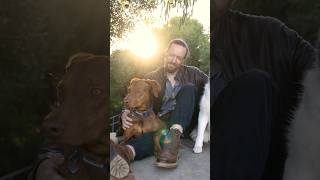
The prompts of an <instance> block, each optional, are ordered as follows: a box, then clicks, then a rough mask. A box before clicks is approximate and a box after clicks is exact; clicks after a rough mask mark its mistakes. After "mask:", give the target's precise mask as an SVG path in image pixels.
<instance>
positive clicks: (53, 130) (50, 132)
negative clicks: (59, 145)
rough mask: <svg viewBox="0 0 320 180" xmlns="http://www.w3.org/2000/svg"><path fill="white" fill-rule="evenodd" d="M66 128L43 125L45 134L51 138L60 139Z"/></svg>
mask: <svg viewBox="0 0 320 180" xmlns="http://www.w3.org/2000/svg"><path fill="white" fill-rule="evenodd" d="M63 129H64V127H63V126H62V125H60V124H56V123H47V124H44V125H43V131H44V134H45V135H47V136H49V137H58V136H59V135H61V134H62V132H63Z"/></svg>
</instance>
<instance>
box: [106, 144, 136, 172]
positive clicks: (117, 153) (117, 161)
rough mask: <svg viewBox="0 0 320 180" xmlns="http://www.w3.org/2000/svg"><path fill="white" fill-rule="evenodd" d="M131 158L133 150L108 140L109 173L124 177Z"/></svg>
mask: <svg viewBox="0 0 320 180" xmlns="http://www.w3.org/2000/svg"><path fill="white" fill-rule="evenodd" d="M132 160H133V152H132V151H131V149H130V148H129V147H127V146H124V145H119V144H115V143H114V142H113V141H112V140H110V175H111V176H114V177H116V178H124V177H126V176H128V174H129V173H130V161H132Z"/></svg>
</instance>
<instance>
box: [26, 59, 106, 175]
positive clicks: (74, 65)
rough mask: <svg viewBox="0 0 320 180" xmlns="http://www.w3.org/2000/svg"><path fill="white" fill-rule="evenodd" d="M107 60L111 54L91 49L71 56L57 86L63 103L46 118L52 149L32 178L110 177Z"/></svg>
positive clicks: (45, 128)
mask: <svg viewBox="0 0 320 180" xmlns="http://www.w3.org/2000/svg"><path fill="white" fill-rule="evenodd" d="M107 62H108V58H107V57H105V56H96V55H92V54H87V53H79V54H76V55H74V56H72V57H71V58H70V60H69V62H68V64H67V65H66V73H65V75H64V76H63V78H62V80H61V81H60V82H59V84H58V86H57V96H58V101H57V105H56V107H55V108H54V109H53V110H52V111H51V112H50V113H49V114H48V115H47V116H46V118H45V119H44V122H43V124H42V129H41V131H42V133H43V134H44V136H45V137H46V149H48V152H46V153H44V154H42V156H44V158H42V159H41V158H40V160H41V163H40V162H39V163H38V164H37V165H36V168H35V170H34V172H33V174H31V176H30V177H29V178H30V179H37V180H74V179H77V180H93V179H95V180H97V179H98V180H99V179H101V180H102V179H103V180H105V179H107V177H108V176H109V174H108V173H107V172H108V169H106V167H107V157H108V152H107V151H108V150H109V148H107V146H108V141H109V138H107V131H108V120H107V110H108V106H107V103H108V102H107V95H108V94H109V91H108V88H107ZM53 149H60V150H62V152H61V151H60V152H55V151H54V150H53Z"/></svg>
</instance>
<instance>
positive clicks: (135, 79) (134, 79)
mask: <svg viewBox="0 0 320 180" xmlns="http://www.w3.org/2000/svg"><path fill="white" fill-rule="evenodd" d="M138 80H141V79H139V78H136V77H135V78H132V79H131V81H130V84H132V83H133V82H134V81H138Z"/></svg>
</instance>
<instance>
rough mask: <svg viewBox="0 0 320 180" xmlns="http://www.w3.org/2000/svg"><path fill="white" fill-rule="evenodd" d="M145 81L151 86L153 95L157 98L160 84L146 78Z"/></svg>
mask: <svg viewBox="0 0 320 180" xmlns="http://www.w3.org/2000/svg"><path fill="white" fill-rule="evenodd" d="M146 82H147V83H148V84H150V86H151V88H152V93H153V95H154V97H156V98H157V97H158V96H159V93H160V91H161V86H160V84H159V83H158V82H157V81H155V80H151V79H146Z"/></svg>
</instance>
